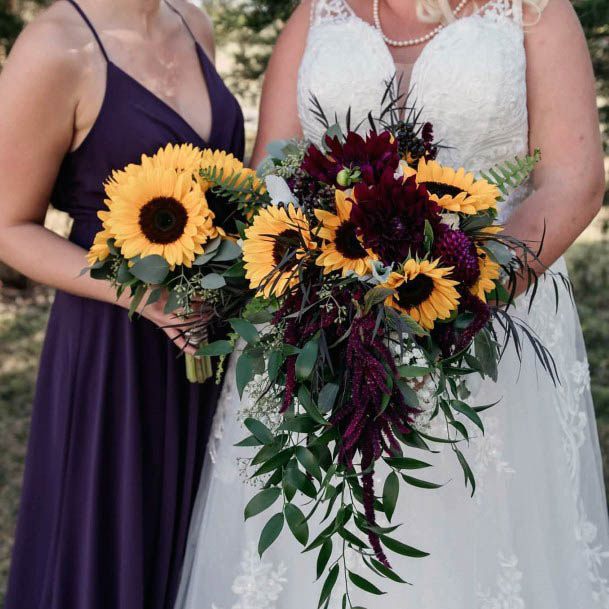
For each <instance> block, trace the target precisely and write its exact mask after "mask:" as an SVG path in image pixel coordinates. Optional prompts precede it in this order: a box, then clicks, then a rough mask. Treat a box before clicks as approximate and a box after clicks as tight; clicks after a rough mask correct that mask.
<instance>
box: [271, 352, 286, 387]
mask: <svg viewBox="0 0 609 609" xmlns="http://www.w3.org/2000/svg"><path fill="white" fill-rule="evenodd" d="M284 361H285V357H284V355H283V353H282V352H281V351H273V352H272V353H271V354H270V355H269V359H268V362H267V374H268V376H269V380H270V381H271V382H273V383H274V382H275V381H276V380H277V377H278V376H279V370H280V369H281V366H282V365H283V362H284Z"/></svg>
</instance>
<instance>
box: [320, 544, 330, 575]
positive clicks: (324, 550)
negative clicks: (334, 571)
mask: <svg viewBox="0 0 609 609" xmlns="http://www.w3.org/2000/svg"><path fill="white" fill-rule="evenodd" d="M330 558H332V540H331V539H326V541H324V543H323V545H322V546H321V548H320V549H319V554H318V556H317V579H319V578H320V577H321V576H322V573H323V572H324V571H325V570H326V567H327V566H328V563H329V562H330Z"/></svg>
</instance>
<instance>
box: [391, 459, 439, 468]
mask: <svg viewBox="0 0 609 609" xmlns="http://www.w3.org/2000/svg"><path fill="white" fill-rule="evenodd" d="M385 461H386V462H387V463H388V464H389V465H390V466H391V467H395V468H396V469H425V468H427V467H431V464H430V463H425V461H419V460H418V459H412V458H410V457H391V458H389V459H385Z"/></svg>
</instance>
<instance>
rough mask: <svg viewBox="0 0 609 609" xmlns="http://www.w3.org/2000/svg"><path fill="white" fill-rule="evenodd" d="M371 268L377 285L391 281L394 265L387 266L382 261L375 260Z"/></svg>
mask: <svg viewBox="0 0 609 609" xmlns="http://www.w3.org/2000/svg"><path fill="white" fill-rule="evenodd" d="M371 266H372V277H373V278H374V279H375V280H376V282H377V283H385V282H386V281H387V280H388V279H389V275H391V271H392V270H393V264H390V265H389V266H385V265H384V264H383V263H382V262H381V261H380V260H373V261H372V263H371Z"/></svg>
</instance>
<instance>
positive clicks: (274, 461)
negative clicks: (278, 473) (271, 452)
mask: <svg viewBox="0 0 609 609" xmlns="http://www.w3.org/2000/svg"><path fill="white" fill-rule="evenodd" d="M293 453H294V449H293V448H286V449H285V450H282V451H281V452H280V453H279V454H277V455H275V456H274V457H272V458H271V459H269V460H268V461H267V462H266V463H265V464H264V465H261V466H260V467H259V468H258V469H257V470H256V471H255V472H254V475H253V476H252V478H256V477H258V476H262V475H263V474H268V473H270V472H272V471H274V470H276V469H279V468H280V467H283V466H284V465H285V464H286V463H287V462H288V461H289V460H290V459H291V458H292V454H293Z"/></svg>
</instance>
